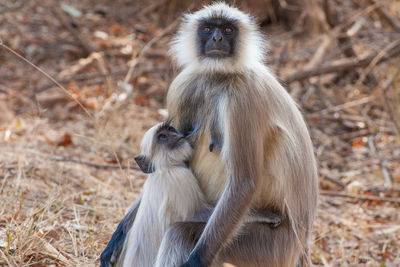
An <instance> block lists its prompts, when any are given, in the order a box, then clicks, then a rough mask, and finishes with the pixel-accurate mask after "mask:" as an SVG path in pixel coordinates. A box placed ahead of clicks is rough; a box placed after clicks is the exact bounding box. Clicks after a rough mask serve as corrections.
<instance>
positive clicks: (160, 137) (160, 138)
mask: <svg viewBox="0 0 400 267" xmlns="http://www.w3.org/2000/svg"><path fill="white" fill-rule="evenodd" d="M157 138H158V140H159V141H166V140H167V139H168V136H167V135H166V134H159V135H158V136H157Z"/></svg>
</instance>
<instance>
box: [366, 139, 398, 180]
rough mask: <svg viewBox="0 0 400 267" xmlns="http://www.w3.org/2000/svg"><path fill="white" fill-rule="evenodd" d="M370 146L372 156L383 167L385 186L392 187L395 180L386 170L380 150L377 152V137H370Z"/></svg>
mask: <svg viewBox="0 0 400 267" xmlns="http://www.w3.org/2000/svg"><path fill="white" fill-rule="evenodd" d="M368 146H369V149H370V151H371V154H372V155H373V156H374V157H375V158H377V159H378V161H379V166H380V167H381V170H382V174H383V178H384V179H385V186H387V187H392V186H393V179H392V177H391V176H390V174H389V172H388V170H387V169H386V167H385V163H384V162H383V159H382V157H381V156H380V155H379V153H378V150H376V147H375V137H374V136H373V135H370V136H368Z"/></svg>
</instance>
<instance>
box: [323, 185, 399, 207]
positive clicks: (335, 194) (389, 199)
mask: <svg viewBox="0 0 400 267" xmlns="http://www.w3.org/2000/svg"><path fill="white" fill-rule="evenodd" d="M319 193H320V195H323V196H332V197H344V198H352V199H358V200H368V201H383V202H393V203H399V204H400V198H395V197H377V196H363V195H356V194H348V193H344V192H339V191H329V190H322V189H321V190H319Z"/></svg>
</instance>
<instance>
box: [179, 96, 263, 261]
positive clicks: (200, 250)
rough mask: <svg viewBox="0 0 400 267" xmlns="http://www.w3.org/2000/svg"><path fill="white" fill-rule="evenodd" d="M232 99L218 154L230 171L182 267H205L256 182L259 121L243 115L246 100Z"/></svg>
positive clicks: (237, 221)
mask: <svg viewBox="0 0 400 267" xmlns="http://www.w3.org/2000/svg"><path fill="white" fill-rule="evenodd" d="M234 101H235V102H236V103H235V106H236V108H235V109H231V110H230V112H229V113H230V114H225V116H223V119H224V120H225V123H226V127H225V129H224V132H223V138H224V143H223V148H222V154H221V155H222V156H223V158H224V159H225V160H226V164H227V169H228V170H229V171H230V176H229V181H228V183H227V186H226V187H225V189H224V192H223V193H222V195H221V197H220V199H219V201H218V203H217V205H216V207H215V210H214V212H213V214H212V215H211V217H210V219H209V220H208V222H207V224H206V227H205V229H204V231H203V233H202V235H201V237H200V239H199V241H198V242H197V244H196V246H195V248H194V249H193V251H192V252H191V254H190V256H189V259H188V261H187V262H186V263H185V264H183V265H182V266H183V267H189V266H192V267H193V266H196V267H200V266H209V265H210V264H211V263H212V261H213V259H214V257H215V256H216V255H217V253H218V252H219V251H220V250H221V248H222V247H223V246H225V245H226V244H227V243H228V242H229V241H230V240H231V238H232V237H233V236H234V234H235V233H236V231H237V230H238V228H239V227H240V226H241V224H242V223H243V222H244V219H245V216H246V215H247V214H248V211H249V208H250V204H251V202H252V199H253V195H254V193H255V192H256V189H257V187H258V184H259V179H260V176H261V167H262V164H263V147H264V146H263V137H262V136H260V133H262V132H263V131H262V130H261V129H260V127H262V123H259V121H260V120H259V119H258V118H257V113H255V112H252V114H254V113H255V116H254V117H255V118H246V117H245V116H246V115H245V114H246V113H247V112H246V109H247V108H248V107H249V105H247V103H244V104H243V103H240V99H235V100H234ZM228 104H229V103H228ZM223 110H228V109H227V108H226V109H223ZM239 126H240V127H239Z"/></svg>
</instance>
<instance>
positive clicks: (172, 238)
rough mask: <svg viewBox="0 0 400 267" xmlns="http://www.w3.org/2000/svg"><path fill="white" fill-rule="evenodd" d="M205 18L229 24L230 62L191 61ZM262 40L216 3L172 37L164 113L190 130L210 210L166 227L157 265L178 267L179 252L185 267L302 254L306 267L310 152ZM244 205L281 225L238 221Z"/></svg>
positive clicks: (284, 261)
mask: <svg viewBox="0 0 400 267" xmlns="http://www.w3.org/2000/svg"><path fill="white" fill-rule="evenodd" d="M215 16H218V17H219V18H222V19H223V18H224V17H226V18H227V19H232V17H236V19H237V23H238V25H237V26H238V28H239V31H240V32H239V36H238V45H237V49H236V50H235V51H236V53H237V54H236V55H235V56H233V57H232V58H226V59H225V58H224V59H209V58H202V57H198V53H197V52H196V45H195V44H194V42H195V36H194V35H193V32H196V30H197V25H198V24H199V22H200V21H204V20H207V19H208V18H210V17H215ZM263 44H264V43H263V38H262V36H261V35H260V33H259V31H258V30H257V27H256V26H255V25H254V23H253V21H252V20H251V19H250V17H249V16H248V15H247V14H244V13H243V12H241V11H239V10H238V9H236V8H233V7H230V6H228V5H226V4H223V3H217V4H213V5H211V6H207V7H205V8H204V9H202V10H200V11H198V12H196V13H194V14H190V15H187V16H186V20H185V22H184V23H183V24H182V27H181V29H180V31H179V33H178V35H177V37H176V38H175V41H174V44H173V47H172V53H173V56H174V57H175V59H176V61H177V64H178V66H180V67H182V68H183V69H182V71H181V73H180V74H179V75H178V76H177V77H176V78H175V80H174V81H173V82H172V84H171V86H170V89H169V92H168V110H169V115H170V119H171V121H172V123H173V124H174V125H175V126H176V127H177V128H178V129H179V130H181V131H186V132H188V131H189V132H190V130H191V129H194V128H196V127H197V128H199V130H198V132H197V133H196V135H197V136H196V138H195V142H194V156H193V158H192V159H191V161H190V168H191V170H192V172H193V173H194V175H195V177H196V178H197V179H198V181H199V185H200V188H201V190H202V191H203V193H204V195H205V198H206V200H207V201H208V202H209V203H211V204H212V205H215V210H214V212H213V213H212V215H211V217H210V219H209V220H208V222H207V223H199V222H180V223H177V224H174V225H173V226H172V227H171V228H170V229H169V230H168V232H167V234H166V235H165V236H164V239H163V242H162V245H161V247H160V250H159V255H158V259H159V260H158V262H159V263H160V264H159V266H180V265H181V264H183V263H184V262H185V261H187V260H188V256H189V255H190V257H189V261H188V265H185V266H190V265H191V264H196V266H214V265H215V266H220V265H219V264H220V263H221V262H230V263H233V264H235V265H237V266H295V265H296V264H297V263H298V261H299V260H300V258H301V256H302V255H303V258H304V259H305V260H304V261H305V262H307V263H308V264H311V262H310V260H309V257H308V248H309V243H308V242H309V239H310V236H311V230H312V223H313V220H314V216H315V211H316V204H317V171H316V163H315V159H314V154H313V147H312V143H311V140H310V136H309V133H308V130H307V127H306V125H305V122H304V120H303V117H302V115H301V113H300V111H299V110H298V108H297V105H296V104H295V102H294V101H293V99H292V98H291V97H290V95H289V94H288V93H287V92H286V90H285V89H284V88H283V87H282V86H281V85H280V84H279V82H278V81H277V80H276V78H275V77H274V76H273V75H272V74H271V72H270V71H269V70H268V68H267V67H265V65H264V64H263V59H264V58H263V55H264V51H263V48H262V47H263ZM215 118H218V121H217V122H216V121H215ZM215 125H217V127H216V126H215ZM215 129H217V133H218V131H221V138H220V139H221V143H222V148H221V151H220V153H218V152H217V153H214V152H213V153H210V152H209V145H210V143H211V142H212V138H214V131H215ZM211 135H213V136H211ZM251 209H264V210H265V209H266V210H276V211H278V212H279V213H281V214H283V217H284V218H287V220H286V221H285V223H282V224H281V225H280V226H278V227H277V228H276V229H271V228H269V227H266V226H265V225H262V224H258V223H249V224H246V225H244V224H243V223H244V221H245V217H246V215H247V214H249V213H250V210H251ZM197 239H198V240H197ZM189 263H190V264H189Z"/></svg>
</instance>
